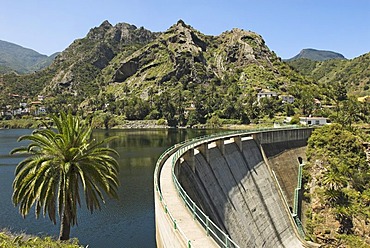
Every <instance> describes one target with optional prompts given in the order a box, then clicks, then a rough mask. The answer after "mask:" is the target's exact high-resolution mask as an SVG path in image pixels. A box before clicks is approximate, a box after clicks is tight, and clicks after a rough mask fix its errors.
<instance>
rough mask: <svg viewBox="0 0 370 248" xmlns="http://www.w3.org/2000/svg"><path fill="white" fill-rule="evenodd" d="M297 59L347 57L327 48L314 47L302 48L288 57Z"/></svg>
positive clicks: (323, 59)
mask: <svg viewBox="0 0 370 248" xmlns="http://www.w3.org/2000/svg"><path fill="white" fill-rule="evenodd" d="M297 59H310V60H313V61H325V60H330V59H343V60H346V58H345V57H344V56H343V55H342V54H340V53H337V52H333V51H327V50H318V49H313V48H305V49H302V50H301V51H300V52H299V53H298V54H297V55H296V56H294V57H292V58H290V59H287V61H292V60H297Z"/></svg>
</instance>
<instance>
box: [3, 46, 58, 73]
mask: <svg viewBox="0 0 370 248" xmlns="http://www.w3.org/2000/svg"><path fill="white" fill-rule="evenodd" d="M58 54H59V53H54V54H52V55H50V56H46V55H43V54H40V53H38V52H36V51H34V50H32V49H29V48H24V47H22V46H20V45H17V44H14V43H11V42H7V41H2V40H0V73H6V72H11V71H15V72H17V73H20V74H25V73H30V72H34V71H38V70H40V69H43V68H45V67H47V66H49V65H50V64H51V63H52V61H53V60H54V58H55V57H56V56H57V55H58Z"/></svg>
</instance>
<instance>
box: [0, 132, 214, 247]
mask: <svg viewBox="0 0 370 248" xmlns="http://www.w3.org/2000/svg"><path fill="white" fill-rule="evenodd" d="M214 132H216V131H215V130H185V129H127V130H109V131H105V130H97V131H94V133H93V135H94V138H96V139H97V140H101V139H103V138H107V137H111V136H117V138H116V139H114V140H113V141H112V142H110V143H109V146H110V147H112V148H114V149H116V150H117V151H118V153H119V158H118V161H119V164H120V174H119V180H120V187H119V190H118V195H119V199H118V200H112V199H107V200H106V204H105V205H103V206H102V211H97V212H94V213H93V214H92V215H91V214H90V212H88V211H87V210H86V207H85V206H84V203H83V205H82V207H81V209H79V211H78V226H77V227H74V228H72V231H71V236H72V237H78V239H79V240H80V242H81V243H82V244H89V247H93V248H95V247H112V248H114V247H130V248H131V247H155V222H154V201H153V171H154V167H155V163H156V161H157V159H158V157H159V156H160V154H161V153H162V152H164V151H165V150H166V149H167V148H168V147H170V146H172V145H174V144H176V143H179V142H181V141H183V140H185V139H191V138H193V137H196V136H201V135H205V134H210V133H214ZM29 133H31V130H0V194H1V195H0V199H1V201H0V209H1V210H2V211H1V213H0V228H9V229H11V230H13V231H14V232H22V231H24V232H26V233H31V234H39V235H40V234H41V235H42V234H47V235H52V236H57V235H58V232H59V226H58V224H57V226H54V225H53V224H52V223H51V221H49V219H47V218H42V217H40V219H38V220H36V219H35V217H34V212H32V211H31V212H30V214H29V215H28V216H27V217H26V219H22V217H21V216H20V215H19V213H18V209H17V208H15V207H13V205H12V203H11V195H12V181H13V179H14V169H15V166H16V164H18V163H19V162H20V161H21V160H22V159H23V157H16V156H9V152H10V151H11V150H12V149H13V148H15V147H19V146H20V145H22V144H23V145H25V144H26V143H24V142H23V143H18V142H17V139H18V137H19V136H21V135H24V134H29Z"/></svg>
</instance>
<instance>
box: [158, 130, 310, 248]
mask: <svg viewBox="0 0 370 248" xmlns="http://www.w3.org/2000/svg"><path fill="white" fill-rule="evenodd" d="M296 129H302V128H299V127H289V128H267V129H253V130H242V131H229V132H225V133H217V134H214V135H209V136H202V137H197V138H194V139H192V140H188V141H184V142H181V143H178V144H176V145H174V146H172V147H170V148H168V149H167V150H166V151H165V152H164V153H163V154H162V155H161V156H160V157H159V159H158V161H157V163H156V167H155V171H154V188H155V192H154V194H155V198H156V201H157V199H158V200H159V203H160V206H161V208H162V211H163V212H164V213H165V215H166V216H167V217H168V218H169V220H170V222H171V223H172V229H173V231H174V232H176V233H178V235H179V236H180V238H181V239H182V242H183V244H182V247H195V246H194V245H193V243H192V241H191V239H190V238H189V237H188V236H187V235H186V234H185V232H184V231H183V228H182V227H181V226H180V225H179V224H178V223H177V222H178V221H177V219H176V218H175V217H174V215H173V214H172V212H171V210H170V209H169V208H168V202H167V201H166V198H165V197H164V196H163V194H162V189H161V184H160V179H159V178H160V173H161V169H162V166H163V165H164V163H165V162H166V161H167V163H168V160H169V159H171V161H169V162H170V163H171V178H172V181H173V184H174V186H175V188H176V191H177V193H178V195H179V196H180V198H181V200H182V202H183V203H184V205H185V206H186V207H187V209H188V210H189V211H190V213H191V215H192V217H193V219H194V220H197V221H198V223H200V225H201V226H202V227H203V228H204V235H205V236H211V237H212V238H213V239H214V240H215V242H216V243H217V244H218V245H219V246H220V247H239V245H238V244H236V243H235V242H234V241H233V240H232V239H231V238H230V237H229V236H228V234H227V233H225V232H224V231H222V230H221V228H219V227H218V226H217V225H216V224H214V223H213V222H212V221H211V220H210V218H209V216H207V215H206V214H204V213H203V211H202V210H201V209H200V208H199V207H198V206H197V205H196V204H195V202H194V201H193V200H192V199H191V198H190V197H189V195H188V194H187V193H186V192H185V190H184V189H183V187H182V186H181V185H180V183H179V181H178V179H177V177H176V175H175V165H176V163H177V161H178V160H179V159H180V158H181V157H182V156H183V155H184V154H185V153H186V152H187V151H188V150H190V149H194V148H195V147H198V146H200V145H201V144H204V143H211V142H214V141H216V140H219V139H230V138H234V137H242V136H244V137H247V136H252V135H254V134H258V133H265V132H275V131H280V132H281V131H290V130H296ZM303 129H305V128H303ZM261 137H262V138H263V135H261ZM270 139H271V137H269V138H268V140H270ZM156 207H157V205H156ZM156 212H157V209H156ZM157 232H158V230H157ZM157 242H158V240H157ZM157 245H158V243H157Z"/></svg>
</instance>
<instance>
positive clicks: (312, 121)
mask: <svg viewBox="0 0 370 248" xmlns="http://www.w3.org/2000/svg"><path fill="white" fill-rule="evenodd" d="M299 122H300V123H301V124H302V125H308V126H311V125H316V126H322V125H326V124H328V123H329V119H328V118H325V117H311V116H310V117H299Z"/></svg>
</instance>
